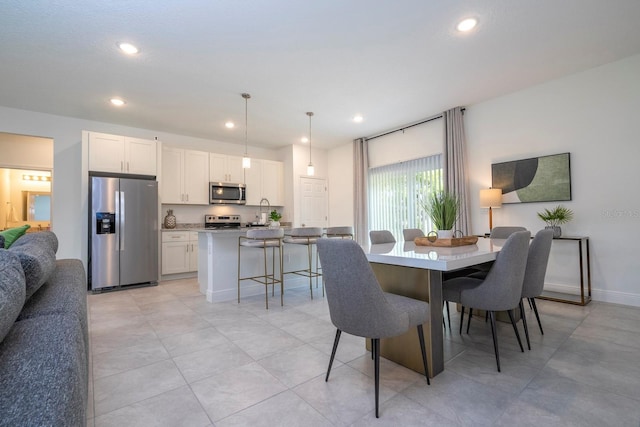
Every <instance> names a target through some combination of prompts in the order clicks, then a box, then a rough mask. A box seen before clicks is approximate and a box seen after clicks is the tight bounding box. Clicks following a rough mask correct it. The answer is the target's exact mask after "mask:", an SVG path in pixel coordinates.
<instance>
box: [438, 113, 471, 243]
mask: <svg viewBox="0 0 640 427" xmlns="http://www.w3.org/2000/svg"><path fill="white" fill-rule="evenodd" d="M442 117H443V118H444V176H445V180H444V188H445V190H446V191H450V192H453V193H455V194H456V195H458V197H459V198H460V207H461V210H460V216H459V217H458V221H457V222H456V226H455V229H456V230H460V231H462V233H463V234H464V235H465V236H467V235H469V224H470V223H471V220H470V216H469V177H468V170H467V158H466V151H467V150H466V141H465V136H464V122H463V114H462V108H461V107H456V108H452V109H451V110H447V111H445V112H444V113H442Z"/></svg>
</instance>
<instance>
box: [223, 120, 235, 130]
mask: <svg viewBox="0 0 640 427" xmlns="http://www.w3.org/2000/svg"><path fill="white" fill-rule="evenodd" d="M235 126H236V125H235V124H234V123H233V122H227V123H225V124H224V127H226V128H227V129H233V128H234V127H235Z"/></svg>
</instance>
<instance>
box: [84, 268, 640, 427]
mask: <svg viewBox="0 0 640 427" xmlns="http://www.w3.org/2000/svg"><path fill="white" fill-rule="evenodd" d="M88 301H89V321H90V326H89V327H90V340H91V358H90V367H91V377H90V383H89V386H90V394H89V408H88V411H87V416H88V420H87V425H88V426H95V427H104V426H125V425H126V426H198V427H200V426H202V427H204V426H220V427H223V426H252V427H258V426H334V425H339V426H343V425H344V426H347V425H353V426H369V425H381V426H413V425H420V426H427V425H434V426H467V425H473V426H477V425H498V426H502V425H504V426H513V425H518V426H520V425H522V426H529V425H530V426H556V425H557V426H560V425H562V426H566V425H570V426H581V427H582V426H633V427H638V426H640V363H639V362H638V360H639V359H638V352H639V351H640V309H636V308H630V307H624V306H616V305H611V304H604V303H597V302H592V303H591V304H589V305H588V306H586V307H578V306H572V305H568V304H561V303H555V302H548V301H539V303H538V304H539V308H540V310H541V315H542V321H543V327H544V328H545V334H544V336H542V335H541V334H540V331H539V330H538V328H537V324H536V323H535V318H534V317H532V313H529V315H528V318H529V317H530V318H529V325H530V334H531V340H532V343H531V345H532V350H531V351H527V350H526V347H525V353H521V352H520V351H519V348H518V347H517V343H516V341H515V338H514V336H513V330H512V329H511V327H510V325H507V324H500V325H499V327H498V329H499V338H500V354H501V363H502V373H498V372H497V371H496V366H495V359H494V355H493V344H492V341H491V332H490V329H489V327H488V325H487V324H485V323H484V321H483V320H476V321H474V322H472V326H471V331H470V332H471V333H470V334H469V335H466V334H464V335H462V336H461V335H459V334H458V333H457V329H456V328H457V324H456V322H457V318H458V316H457V315H456V316H454V317H455V319H452V320H453V328H454V332H453V333H451V332H448V331H447V332H446V333H445V358H446V364H445V371H444V372H443V373H441V374H440V375H438V376H437V377H436V378H434V379H433V381H432V383H431V386H427V384H426V381H425V380H424V378H423V377H422V376H421V375H419V374H417V373H415V372H413V371H410V370H408V369H405V368H403V367H401V366H399V365H396V364H395V363H392V362H389V361H387V360H384V359H382V360H381V388H380V402H381V408H380V416H381V418H380V419H378V420H376V419H375V415H374V397H373V366H372V363H371V357H370V354H369V353H367V352H366V350H365V348H364V340H363V339H361V338H357V337H353V336H349V335H347V334H343V335H342V339H341V343H340V347H339V349H338V353H337V355H336V362H335V363H334V367H333V370H332V373H331V378H330V380H329V382H325V381H324V375H325V370H326V368H327V363H328V360H329V354H330V352H331V346H332V343H333V338H334V334H335V329H334V327H333V326H332V324H331V321H330V318H329V311H328V306H327V303H326V300H325V299H324V298H316V299H314V300H313V301H311V300H310V299H309V293H308V289H305V288H297V289H291V290H287V291H286V293H285V304H286V305H285V307H283V308H281V307H280V306H279V304H277V302H278V301H279V297H278V296H276V297H275V299H274V300H273V301H274V303H272V304H270V307H271V308H270V309H269V310H268V311H267V310H265V309H264V299H263V297H248V298H244V299H243V300H242V302H241V303H240V304H237V303H236V302H228V303H218V304H209V303H207V302H206V300H205V298H204V296H202V295H201V294H200V293H199V292H198V285H197V283H196V281H195V279H188V280H176V281H167V282H163V283H161V284H160V285H159V286H156V287H149V288H138V289H131V290H125V291H118V292H111V293H105V294H98V295H89V296H88ZM527 311H529V310H528V309H527ZM519 326H520V327H521V325H519Z"/></svg>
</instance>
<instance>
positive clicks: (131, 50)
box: [116, 42, 140, 55]
mask: <svg viewBox="0 0 640 427" xmlns="http://www.w3.org/2000/svg"><path fill="white" fill-rule="evenodd" d="M116 46H118V49H120V50H121V51H123V52H124V53H126V54H127V55H135V54H137V53H138V52H140V49H138V48H137V47H136V46H134V45H132V44H131V43H127V42H118V43H116Z"/></svg>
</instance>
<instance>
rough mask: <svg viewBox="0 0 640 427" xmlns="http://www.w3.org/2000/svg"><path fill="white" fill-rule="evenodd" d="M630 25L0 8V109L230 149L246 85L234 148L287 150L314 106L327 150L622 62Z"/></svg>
mask: <svg viewBox="0 0 640 427" xmlns="http://www.w3.org/2000/svg"><path fill="white" fill-rule="evenodd" d="M469 16H473V17H476V18H477V19H478V20H479V25H478V27H477V28H476V29H475V30H474V31H472V32H471V33H470V34H464V35H463V34H460V33H458V32H457V31H456V30H455V25H456V23H457V22H458V21H459V20H460V19H462V18H465V17H469ZM639 18H640V1H639V0H609V1H603V0H535V1H531V0H485V1H477V0H470V1H453V0H448V1H436V0H394V1H391V0H389V1H383V0H377V1H373V0H322V1H315V2H309V1H300V0H297V1H296V0H269V1H249V0H245V1H242V0H129V1H124V0H119V1H78V0H28V1H25V0H3V1H2V2H1V3H0V105H4V106H7V107H13V108H19V109H26V110H33V111H40V112H46V113H52V114H58V115H64V116H72V117H78V118H83V119H88V120H97V121H103V122H109V123H117V124H122V125H127V126H133V127H140V128H147V129H153V130H156V131H164V132H170V133H175V134H182V135H190V136H196V137H203V138H207V139H215V140H220V141H228V142H236V143H244V100H243V99H242V97H241V96H240V94H241V93H242V92H248V93H250V94H251V96H252V98H251V99H250V100H249V128H248V131H249V145H254V146H264V147H278V146H284V145H290V144H292V143H298V142H299V140H300V138H301V137H302V136H304V135H305V134H306V133H307V131H308V117H307V116H306V115H305V112H307V111H313V112H314V113H315V115H314V117H313V123H312V138H313V139H312V143H313V144H314V145H315V146H321V147H331V146H335V145H338V144H343V143H346V142H348V141H350V140H352V139H354V138H357V137H361V136H369V135H373V134H376V133H380V132H383V131H385V130H388V129H391V128H394V127H397V126H400V125H403V124H407V123H411V122H414V121H417V120H420V119H422V118H425V117H428V116H431V115H434V114H437V113H439V112H441V111H443V110H446V109H448V108H452V107H455V106H458V105H472V104H474V103H478V102H481V101H484V100H487V99H490V98H493V97H496V96H499V95H503V94H506V93H510V92H513V91H516V90H519V89H522V88H525V87H528V86H531V85H535V84H537V83H541V82H544V81H547V80H550V79H554V78H557V77H560V76H563V75H567V74H571V73H574V72H577V71H581V70H585V69H588V68H591V67H595V66H598V65H601V64H604V63H607V62H611V61H615V60H618V59H621V58H624V57H627V56H631V55H633V54H637V53H639V52H640V24H639V23H638V19H639ZM118 41H130V42H132V43H134V44H136V45H138V46H139V47H140V48H141V52H140V54H138V55H137V56H135V57H128V56H125V55H123V54H121V53H120V52H119V51H118V50H117V49H116V42H118ZM113 96H120V97H122V98H124V99H126V101H127V105H126V106H125V107H124V108H119V109H118V108H114V107H112V106H110V105H109V104H108V100H109V98H111V97H113ZM356 113H359V114H362V115H363V116H364V117H365V121H364V122H363V123H360V124H356V123H353V122H352V121H351V118H352V117H353V116H354V115H355V114H356ZM229 119H231V120H234V121H236V123H238V124H239V125H240V126H238V127H236V128H235V129H234V130H228V129H226V128H225V127H224V123H225V121H227V120H229Z"/></svg>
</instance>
